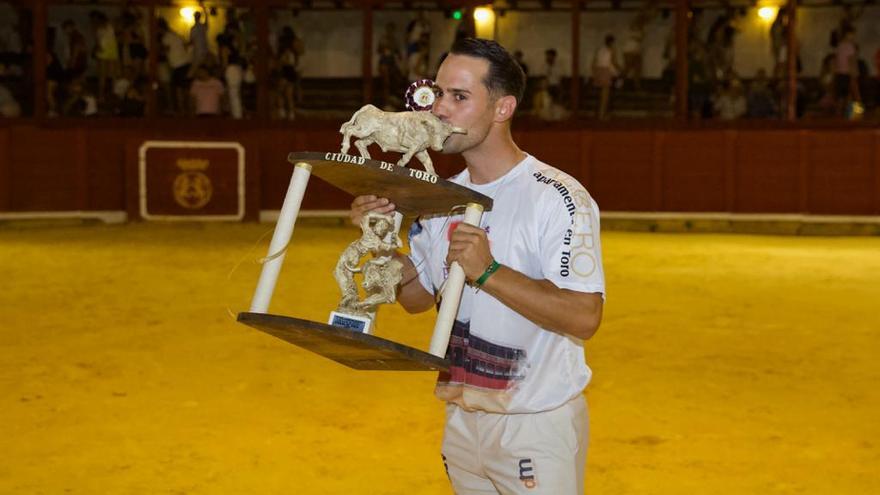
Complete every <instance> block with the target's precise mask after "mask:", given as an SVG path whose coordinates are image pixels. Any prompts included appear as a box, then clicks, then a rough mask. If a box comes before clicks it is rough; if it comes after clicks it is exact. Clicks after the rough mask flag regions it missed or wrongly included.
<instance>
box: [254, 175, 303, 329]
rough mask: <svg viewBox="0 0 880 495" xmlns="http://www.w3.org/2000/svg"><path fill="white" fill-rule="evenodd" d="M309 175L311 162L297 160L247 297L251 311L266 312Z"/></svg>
mask: <svg viewBox="0 0 880 495" xmlns="http://www.w3.org/2000/svg"><path fill="white" fill-rule="evenodd" d="M311 175H312V166H311V165H310V164H308V163H305V162H299V163H297V164H296V166H295V167H294V169H293V176H292V177H291V178H290V185H289V186H288V187H287V195H286V196H284V204H283V205H282V206H281V213H280V215H279V216H278V223H277V224H275V233H273V234H272V242H271V243H270V244H269V254H268V255H267V259H266V262H265V263H264V264H263V270H262V271H261V272H260V280H259V282H257V289H256V290H255V291H254V298H253V299H252V300H251V308H250V312H251V313H266V312H267V311H268V310H269V302H270V301H271V300H272V294H273V293H274V292H275V283H276V282H277V281H278V274H279V273H280V272H281V264H282V263H284V255H285V252H284V250H285V249H287V245H288V244H289V243H290V238H291V237H292V236H293V227H294V224H295V223H296V217H297V216H298V215H299V208H300V206H301V205H302V199H303V196H304V195H305V192H306V186H307V185H308V184H309V178H310V177H311Z"/></svg>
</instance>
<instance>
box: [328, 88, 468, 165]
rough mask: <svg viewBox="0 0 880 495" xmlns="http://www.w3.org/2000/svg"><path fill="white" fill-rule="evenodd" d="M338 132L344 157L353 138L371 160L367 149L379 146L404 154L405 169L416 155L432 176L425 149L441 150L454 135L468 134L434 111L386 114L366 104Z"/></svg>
mask: <svg viewBox="0 0 880 495" xmlns="http://www.w3.org/2000/svg"><path fill="white" fill-rule="evenodd" d="M339 132H340V133H342V149H341V150H340V151H341V152H342V153H343V154H347V153H348V148H349V140H350V139H351V137H352V136H354V137H355V138H356V140H355V142H354V146H355V147H356V148H357V149H358V151H360V153H361V156H362V157H364V158H370V152H369V151H367V146H369V145H371V144H373V143H376V144H378V145H379V147H380V148H382V151H395V152H398V153H403V156H402V157H400V160H399V161H398V162H397V165H398V166H401V167H405V166H406V164H407V163H409V161H410V160H411V159H412V157H413V156H415V157H416V158H418V160H419V161H420V162H422V165H423V166H424V167H425V170H427V171H428V172H430V173H432V174H433V173H434V164H433V163H432V162H431V157H430V156H428V152H427V151H426V150H427V149H428V148H431V149H432V150H434V151H442V150H443V142H444V141H446V138H448V137H449V136H450V135H451V134H453V133H455V134H467V131H466V130H464V129H461V128H460V127H453V126H452V125H450V124H448V123H446V122H443V121H442V120H440V119H439V118H437V116H436V115H434V114H432V113H431V112H383V111H382V110H379V109H378V108H376V107H374V106H373V105H364V106H363V107H362V108H361V109H360V110H358V111H357V112H355V114H354V115H352V116H351V120H349V121H348V122H346V123H344V124H342V127H340V128H339Z"/></svg>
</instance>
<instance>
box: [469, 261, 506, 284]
mask: <svg viewBox="0 0 880 495" xmlns="http://www.w3.org/2000/svg"><path fill="white" fill-rule="evenodd" d="M499 268H501V263H499V262H497V261H495V260H492V264H491V265H489V268H486V271H485V272H483V274H482V275H480V278H478V279H477V281H476V282H474V287H476V288H478V289H479V288H480V287H482V286H483V284H485V283H486V280H489V277H491V276H492V274H493V273H495V272H497V271H498V269H499Z"/></svg>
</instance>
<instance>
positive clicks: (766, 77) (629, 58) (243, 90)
mask: <svg viewBox="0 0 880 495" xmlns="http://www.w3.org/2000/svg"><path fill="white" fill-rule="evenodd" d="M110 10H111V9H100V8H97V7H95V8H94V9H93V10H91V11H90V12H89V15H88V22H87V24H86V25H80V24H78V23H77V22H76V21H75V20H73V19H65V20H64V21H63V22H60V23H59V24H51V23H50V28H49V29H48V32H47V45H46V46H47V54H46V56H47V67H46V95H45V98H46V109H47V115H48V116H50V117H56V116H65V117H87V116H95V115H102V116H121V117H139V116H143V115H144V114H145V110H146V97H147V94H148V89H149V88H148V84H149V79H150V78H149V71H150V67H149V65H150V64H149V55H150V50H151V49H153V48H152V47H155V49H156V50H157V54H156V55H157V59H158V66H157V69H156V70H157V72H156V80H157V82H158V84H157V87H156V89H157V92H156V96H157V104H158V111H159V113H160V115H166V116H197V117H206V118H207V117H217V116H228V117H231V118H234V119H242V118H247V117H249V116H252V115H254V114H255V113H256V92H257V91H256V83H257V77H256V75H255V63H256V61H257V57H259V56H262V54H261V53H260V51H259V46H258V43H257V38H256V35H255V23H254V19H253V18H252V15H251V12H250V10H249V9H235V8H228V9H225V12H223V14H224V15H223V16H218V15H217V14H218V12H217V9H216V8H208V7H206V6H205V4H204V3H200V4H199V7H198V8H197V9H195V12H194V13H193V18H192V23H191V26H190V27H188V28H187V30H186V31H185V32H182V30H180V29H177V30H175V29H173V28H172V27H171V26H170V25H169V21H170V20H166V19H165V18H163V17H159V18H158V20H157V26H158V30H157V31H158V32H157V39H156V40H154V42H152V43H151V42H150V40H148V39H147V34H146V26H147V20H146V19H145V15H146V9H143V8H139V7H135V6H126V7H123V8H120V9H116V10H113V12H114V14H110V13H109V12H110ZM864 10H865V7H864V6H861V7H857V6H853V5H845V6H841V7H837V8H835V12H839V15H840V20H839V23H838V24H837V26H836V27H835V28H834V29H833V30H832V32H831V33H828V48H827V54H826V55H825V56H824V58H823V61H822V67H821V71H820V73H819V76H818V78H798V79H797V86H796V88H795V90H796V98H795V104H796V108H795V113H796V115H797V116H798V117H802V116H804V115H805V114H807V113H808V112H809V113H810V114H811V115H820V116H836V117H844V118H857V117H859V116H861V115H862V114H866V113H870V112H871V111H872V110H873V109H875V108H877V107H878V104H880V50H878V51H877V53H876V54H868V53H864V52H863V51H862V50H861V49H860V47H859V45H858V43H857V41H856V40H857V38H856V29H857V25H858V23H857V21H859V19H860V17H861V16H862V15H863V13H864ZM713 12H714V13H713V14H712V18H704V17H709V13H708V11H701V10H700V9H694V10H693V11H692V18H691V23H690V25H691V26H692V28H691V30H690V32H689V35H688V41H687V53H686V54H685V55H686V57H687V59H688V72H687V77H688V93H687V98H688V102H687V103H688V105H687V107H688V109H689V116H690V118H692V119H695V120H696V119H700V120H702V119H719V120H736V119H744V118H755V119H768V118H769V119H772V118H783V117H785V115H786V114H787V112H788V109H787V105H788V98H787V94H788V91H787V85H788V77H787V74H788V65H789V64H788V57H787V51H788V50H787V47H788V39H789V28H788V15H787V12H786V9H785V7H783V8H781V9H780V10H779V11H778V13H777V15H776V18H775V20H774V21H772V23H771V24H770V25H769V28H768V30H769V32H768V39H769V50H770V53H771V59H772V66H770V67H767V68H760V69H758V70H756V72H755V73H753V74H741V73H739V72H738V71H737V69H736V67H737V64H736V63H735V62H736V56H735V55H736V54H735V52H734V47H735V40H736V38H737V36H738V35H739V33H740V31H741V25H740V24H741V23H742V21H743V19H744V17H745V15H746V13H747V11H746V9H745V8H743V7H727V8H725V9H723V10H721V11H717V10H716V11H713ZM621 15H630V16H631V20H630V22H629V23H628V28H627V29H626V30H625V32H622V33H620V32H617V33H615V32H608V33H605V35H604V36H603V42H602V43H601V44H600V46H599V47H598V48H597V49H596V50H595V52H593V53H591V54H588V62H587V70H586V71H585V72H586V73H585V74H584V75H583V78H584V85H583V86H582V88H583V91H582V92H581V101H582V102H586V103H585V104H588V105H590V106H591V108H589V109H587V110H586V113H587V114H588V115H593V116H595V117H596V118H598V119H607V118H609V117H611V116H614V115H615V113H616V111H615V106H616V104H618V103H619V102H621V101H623V100H624V99H625V98H628V97H630V98H631V97H635V96H638V95H644V94H646V93H648V92H652V91H653V92H657V91H660V92H663V93H664V94H665V95H666V96H667V109H671V108H672V104H673V103H674V97H675V91H674V88H675V74H676V56H677V54H676V53H675V51H676V50H675V42H674V38H675V32H674V27H672V28H670V30H669V33H668V36H667V41H666V46H665V48H664V50H663V58H664V65H665V69H664V71H663V74H662V76H661V78H660V81H658V82H657V83H652V84H647V85H646V81H647V80H646V79H645V78H644V76H643V66H644V65H645V63H644V62H645V61H644V60H643V57H644V46H643V45H644V40H645V38H646V29H647V28H648V25H649V24H650V23H651V22H653V21H654V20H656V19H657V18H658V17H659V16H660V15H662V10H661V8H659V7H658V4H657V3H656V2H647V3H646V6H645V7H644V8H643V9H642V10H640V11H637V12H636V13H635V14H624V13H621ZM215 19H223V21H222V22H224V25H223V29H222V31H219V30H217V29H216V26H214V30H213V31H212V32H215V33H216V32H219V34H217V35H216V36H215V37H214V39H213V40H212V39H210V35H209V26H210V23H212V22H217V21H216V20H215ZM24 21H25V22H19V24H20V25H19V26H15V25H9V24H2V25H0V116H3V117H15V116H19V115H22V114H23V113H24V112H23V110H22V106H23V105H22V103H23V101H22V95H23V93H22V92H21V91H20V90H16V87H15V86H14V84H11V83H10V81H12V82H14V81H22V80H25V79H26V78H27V76H26V74H25V72H27V71H28V69H27V66H28V64H29V56H27V52H28V49H29V48H28V46H26V45H30V46H32V43H29V41H28V40H27V39H26V37H22V36H21V34H20V33H21V32H27V30H28V29H29V26H28V24H29V22H30V21H29V20H28V19H24ZM271 25H272V29H271V32H270V40H269V43H268V44H269V47H270V53H269V56H268V58H267V66H268V69H269V72H268V77H269V88H270V92H269V96H270V101H269V105H270V108H271V115H272V117H273V118H275V119H294V118H295V117H296V115H297V113H298V112H299V107H300V103H301V102H302V99H303V96H302V94H303V89H302V77H301V67H300V65H301V60H302V58H303V55H304V53H305V43H304V40H303V39H301V38H300V37H299V36H298V35H297V33H296V32H295V30H294V28H293V26H292V25H284V23H280V22H276V23H271ZM700 25H702V26H708V29H707V30H702V31H701V30H699V29H696V28H694V26H700ZM474 33H475V27H474V23H473V19H472V18H471V16H465V17H464V19H463V20H462V21H461V22H460V23H459V24H458V28H457V30H456V33H455V37H456V38H457V37H460V36H473V35H474ZM801 35H803V34H802V33H801ZM618 38H619V39H621V40H622V42H620V43H619V44H618V41H617V40H618ZM59 46H61V47H63V50H60V49H58V47H59ZM431 46H432V43H431V23H430V22H429V21H428V19H427V18H426V16H425V15H424V12H421V11H420V12H416V13H414V14H413V18H412V19H411V20H410V21H409V22H408V24H407V25H406V26H405V29H404V30H403V32H402V36H400V37H399V36H398V32H397V26H396V25H395V24H394V23H388V24H387V25H385V26H383V27H382V30H381V32H380V34H379V39H378V49H377V53H376V60H377V68H378V71H377V76H378V86H377V88H376V89H377V91H376V92H375V99H376V101H377V103H378V104H379V105H381V106H383V107H384V108H386V109H389V110H392V109H393V110H401V109H402V108H403V99H402V96H403V94H404V91H405V89H406V87H407V86H408V85H409V84H410V83H411V82H413V81H417V80H420V79H428V78H432V77H434V74H435V72H436V68H437V66H438V65H439V62H440V61H441V60H442V57H443V55H444V54H437V53H434V54H432V53H431ZM511 48H514V49H515V48H516V47H511ZM532 49H536V50H540V51H541V52H543V63H542V64H541V66H540V67H537V68H533V70H532V71H529V67H528V66H527V64H526V62H525V60H526V58H527V57H526V56H525V55H526V54H524V53H523V51H522V50H521V49H520V50H515V56H516V57H517V60H518V61H519V62H520V64H521V66H522V68H523V70H524V71H525V72H526V74H527V76H528V77H529V85H528V97H527V101H526V103H527V105H526V106H525V108H524V110H525V111H526V112H527V113H531V114H532V115H534V116H535V117H537V118H540V119H543V120H550V121H552V120H562V119H566V118H568V117H569V116H571V115H572V113H579V114H583V113H584V108H583V106H582V108H580V109H574V108H572V107H571V100H570V99H569V95H568V93H569V91H568V90H569V88H570V86H569V85H568V82H567V81H563V79H564V76H563V74H566V73H567V71H566V70H565V69H566V68H563V67H560V66H559V64H558V52H557V50H556V49H555V48H554V47H549V46H548V47H532ZM541 52H539V53H541ZM528 55H531V56H534V55H536V54H535V53H529V54H528ZM531 60H534V59H531ZM871 64H873V65H874V68H873V72H874V74H875V76H871V75H870V73H871V70H869V66H870V65H871ZM795 66H796V68H797V73H798V74H801V71H802V69H803V67H802V62H801V57H800V56H798V58H797V60H796V61H795ZM563 82H564V84H563ZM648 82H650V81H648ZM658 83H659V84H658ZM18 89H20V88H18ZM649 112H650V110H648V113H647V114H648V115H650V113H649Z"/></svg>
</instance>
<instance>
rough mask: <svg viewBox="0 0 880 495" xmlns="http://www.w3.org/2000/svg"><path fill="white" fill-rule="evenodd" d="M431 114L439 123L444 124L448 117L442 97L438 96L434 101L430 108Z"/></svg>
mask: <svg viewBox="0 0 880 495" xmlns="http://www.w3.org/2000/svg"><path fill="white" fill-rule="evenodd" d="M431 113H433V114H434V115H435V116H436V117H437V118H439V119H440V120H441V121H443V122H446V119H447V117H448V115H447V113H446V104H445V103H444V99H443V97H442V96H438V97H437V99H436V100H434V105H432V106H431Z"/></svg>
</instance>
